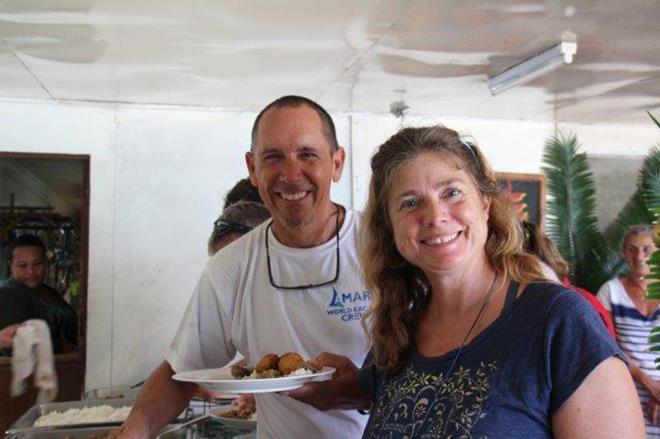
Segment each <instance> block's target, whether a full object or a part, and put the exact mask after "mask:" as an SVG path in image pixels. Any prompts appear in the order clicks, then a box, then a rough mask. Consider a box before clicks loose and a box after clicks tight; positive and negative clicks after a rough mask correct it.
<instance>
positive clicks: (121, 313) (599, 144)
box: [0, 100, 657, 389]
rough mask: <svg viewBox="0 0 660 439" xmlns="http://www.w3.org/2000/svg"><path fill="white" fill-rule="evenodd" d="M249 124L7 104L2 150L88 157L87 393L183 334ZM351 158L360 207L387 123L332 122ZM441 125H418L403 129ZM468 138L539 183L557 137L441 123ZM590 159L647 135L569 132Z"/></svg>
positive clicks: (192, 112)
mask: <svg viewBox="0 0 660 439" xmlns="http://www.w3.org/2000/svg"><path fill="white" fill-rule="evenodd" d="M254 116H255V114H254V113H236V112H235V113H230V112H224V111H221V110H216V109H201V108H200V109H188V108H176V107H145V106H129V105H117V106H115V105H82V104H75V103H52V102H41V101H20V100H4V101H2V100H0V120H2V123H1V124H0V151H15V152H18V151H21V152H41V153H71V154H89V155H90V156H91V164H90V166H91V170H90V185H91V195H90V198H91V199H90V252H89V254H90V260H89V292H88V316H89V320H88V339H87V346H88V351H87V352H88V353H87V376H86V388H88V389H90V388H94V387H101V386H118V385H126V384H132V383H136V382H138V381H141V380H142V379H144V378H145V377H146V376H147V375H148V373H149V372H150V371H151V370H152V369H153V368H154V367H155V366H156V365H157V364H158V362H159V361H160V359H161V358H162V355H163V353H164V351H165V349H166V347H167V345H168V343H169V341H170V340H171V338H172V335H173V334H174V331H175V330H176V328H177V326H178V323H179V320H180V318H181V316H182V313H183V310H184V307H185V304H186V302H187V300H188V297H189V295H190V293H191V291H192V288H193V287H194V284H195V282H196V280H197V277H198V275H199V273H200V271H201V269H202V267H203V264H204V263H205V261H206V239H207V237H208V234H209V233H210V231H211V223H212V221H213V220H214V219H215V217H216V216H217V215H218V213H219V211H220V207H221V205H222V198H223V196H224V194H225V192H226V191H227V190H228V189H229V188H230V187H231V186H232V185H233V184H234V183H235V182H236V180H238V179H239V178H242V177H244V176H246V175H247V171H246V170H245V165H244V162H243V155H244V152H245V151H246V150H247V148H248V145H249V133H250V129H251V125H252V122H253V119H254ZM334 119H335V122H336V124H337V131H338V136H339V141H340V143H341V144H342V145H343V146H344V147H346V149H347V158H348V159H349V160H348V162H347V163H346V167H345V169H344V177H343V178H342V181H341V182H340V183H339V184H338V185H335V187H334V188H333V198H334V199H335V200H337V201H339V202H341V203H344V204H347V205H351V204H352V205H354V206H356V207H361V206H362V205H363V203H364V199H365V191H366V187H367V181H368V178H369V172H368V170H369V164H368V163H369V158H370V156H371V154H372V152H373V149H374V147H375V146H376V145H378V144H379V143H381V142H382V141H383V140H385V139H386V138H387V137H389V136H390V135H391V134H393V133H394V132H395V131H396V129H397V128H398V121H396V120H395V119H394V118H392V117H391V116H376V115H365V114H354V115H346V114H335V115H334ZM432 122H437V121H435V120H432V119H422V118H411V119H410V120H409V121H408V120H407V121H406V124H426V123H432ZM440 122H442V123H444V124H445V125H447V126H449V127H452V128H456V129H458V130H459V131H461V132H464V133H466V134H470V135H472V136H473V137H474V138H475V139H476V140H477V142H478V143H479V144H480V146H481V147H482V148H483V150H484V151H485V154H486V155H487V156H488V157H489V159H490V160H491V163H492V165H493V166H494V168H495V169H496V170H499V171H510V172H539V169H540V163H541V150H542V147H543V144H544V142H545V141H546V140H547V138H548V137H549V136H550V135H551V134H552V133H553V132H554V129H555V127H554V126H552V125H551V124H547V123H536V122H523V121H496V120H467V119H446V118H445V119H442V120H440ZM562 128H568V129H572V130H574V131H575V132H576V133H577V134H578V136H579V138H580V139H581V141H582V142H583V144H584V146H585V150H586V151H590V152H598V153H600V154H637V155H640V154H641V155H643V154H645V153H646V151H647V150H648V148H649V147H650V146H652V145H653V144H654V143H655V142H656V141H657V130H656V128H655V127H653V126H651V125H650V124H649V127H645V126H644V127H633V128H630V127H611V126H608V127H597V126H569V127H562Z"/></svg>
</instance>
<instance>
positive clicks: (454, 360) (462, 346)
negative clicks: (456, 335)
mask: <svg viewBox="0 0 660 439" xmlns="http://www.w3.org/2000/svg"><path fill="white" fill-rule="evenodd" d="M496 281H497V273H495V277H493V282H492V283H491V284H490V288H489V289H488V293H487V294H486V299H484V303H483V305H481V308H480V309H479V313H478V314H477V317H475V318H474V321H473V322H472V326H470V329H468V332H467V334H465V338H464V339H463V343H461V347H459V348H458V351H456V354H455V355H454V359H453V360H452V362H451V366H449V370H447V374H446V375H445V379H444V380H443V382H447V380H448V379H449V376H450V375H451V373H452V372H453V371H454V367H455V366H456V363H458V357H460V356H461V353H462V352H463V348H464V347H465V344H466V343H467V341H468V338H470V334H472V331H473V330H474V328H475V326H477V323H478V322H479V319H480V318H481V315H482V314H483V313H484V310H485V309H486V305H487V304H488V302H489V301H490V298H491V296H492V295H493V291H494V289H495V282H496Z"/></svg>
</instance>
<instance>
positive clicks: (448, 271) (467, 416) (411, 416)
mask: <svg viewBox="0 0 660 439" xmlns="http://www.w3.org/2000/svg"><path fill="white" fill-rule="evenodd" d="M371 168H372V169H371V170H372V177H371V183H370V190H369V201H368V203H367V209H366V212H365V221H364V226H363V229H362V242H363V246H362V250H361V263H362V268H363V270H364V272H365V278H366V284H367V288H368V290H369V291H370V292H371V294H372V296H373V301H372V308H371V310H370V312H369V314H368V316H367V317H366V320H367V321H369V322H370V327H369V332H370V336H371V342H372V347H371V352H370V355H369V357H368V358H367V359H366V360H365V363H364V365H363V367H362V370H361V372H360V382H361V384H362V386H363V388H364V389H365V390H366V392H367V393H368V394H370V395H371V398H372V405H371V416H370V418H369V423H368V424H367V427H366V429H365V433H364V436H363V438H379V437H385V436H387V437H397V438H398V437H422V436H428V437H449V436H452V437H453V436H464V435H469V436H471V437H482V436H486V435H488V436H494V437H521V438H522V437H538V438H541V437H547V438H550V437H555V438H588V437H630V438H632V437H635V438H642V437H643V425H642V418H641V410H640V409H639V406H638V403H637V402H636V395H635V392H634V387H633V384H632V380H631V378H630V374H629V373H628V370H627V369H626V366H625V364H624V362H623V361H621V359H623V358H624V356H623V354H622V352H621V351H620V350H619V349H618V348H617V346H616V343H615V342H614V340H613V339H612V337H610V336H609V334H608V333H607V332H606V330H605V327H604V326H603V324H602V323H601V321H600V319H599V317H598V316H597V314H596V313H595V312H594V311H593V309H592V308H591V306H590V305H589V304H588V302H586V301H585V300H584V299H583V298H582V297H581V296H579V295H577V294H575V293H573V292H571V291H569V290H567V289H566V288H564V287H563V286H561V285H558V284H555V283H551V282H547V281H545V278H544V275H543V273H542V272H541V270H540V267H539V263H538V260H537V259H536V258H535V257H533V256H531V255H529V254H526V253H524V252H523V250H522V233H521V231H520V229H519V226H518V221H517V220H516V219H515V217H514V215H513V212H512V209H511V204H510V203H509V201H508V199H507V198H505V197H504V196H503V195H502V194H501V193H500V192H499V190H498V187H497V183H496V180H495V174H494V173H493V171H492V169H491V168H490V166H489V165H488V162H487V161H486V159H485V158H484V157H483V155H482V154H481V152H480V151H479V149H478V148H477V147H476V146H475V145H473V144H470V143H467V142H465V141H463V140H462V139H461V138H460V136H459V135H458V133H456V132H455V131H453V130H450V129H447V128H444V127H428V128H405V129H403V130H401V131H400V132H399V133H397V134H395V135H394V136H392V137H391V138H390V139H389V140H388V141H387V142H385V143H384V144H382V145H381V146H380V147H379V148H378V151H377V152H376V154H375V155H374V156H373V158H372V161H371ZM591 401H599V404H598V405H597V406H596V405H595V404H593V403H591ZM621 417H625V419H626V421H627V422H626V423H621V422H618V420H619V419H621Z"/></svg>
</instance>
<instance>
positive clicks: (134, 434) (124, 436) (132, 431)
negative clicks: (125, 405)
mask: <svg viewBox="0 0 660 439" xmlns="http://www.w3.org/2000/svg"><path fill="white" fill-rule="evenodd" d="M148 438H149V431H148V429H147V428H146V427H145V426H144V424H140V423H133V424H132V423H130V422H126V423H124V424H123V425H122V426H121V427H120V428H118V429H116V430H113V431H111V432H110V434H109V435H108V436H106V439H148Z"/></svg>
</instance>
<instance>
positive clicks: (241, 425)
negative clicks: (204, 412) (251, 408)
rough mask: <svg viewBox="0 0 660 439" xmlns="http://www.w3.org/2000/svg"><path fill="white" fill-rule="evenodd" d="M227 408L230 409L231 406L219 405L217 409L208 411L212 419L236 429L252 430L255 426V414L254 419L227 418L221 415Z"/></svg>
mask: <svg viewBox="0 0 660 439" xmlns="http://www.w3.org/2000/svg"><path fill="white" fill-rule="evenodd" d="M228 410H231V406H227V407H220V408H217V409H213V410H209V411H208V413H209V415H211V417H213V418H214V419H217V420H218V421H220V422H222V423H223V424H226V425H228V426H230V427H233V428H235V429H237V430H254V429H255V428H257V419H256V418H257V417H256V416H255V417H254V419H239V418H227V417H225V416H222V415H221V413H224V412H226V411H228Z"/></svg>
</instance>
